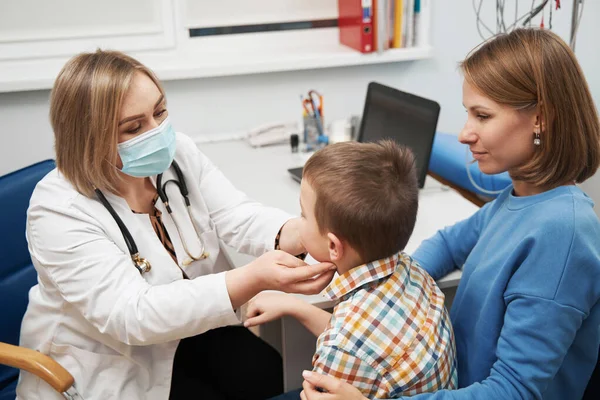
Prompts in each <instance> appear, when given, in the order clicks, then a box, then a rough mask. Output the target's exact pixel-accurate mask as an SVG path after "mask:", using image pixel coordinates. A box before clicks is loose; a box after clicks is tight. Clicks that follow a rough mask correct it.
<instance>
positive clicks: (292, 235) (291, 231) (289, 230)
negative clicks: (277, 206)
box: [279, 218, 306, 255]
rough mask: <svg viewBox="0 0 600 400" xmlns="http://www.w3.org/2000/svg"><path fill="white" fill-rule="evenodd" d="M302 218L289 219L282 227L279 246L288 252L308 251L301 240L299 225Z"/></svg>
mask: <svg viewBox="0 0 600 400" xmlns="http://www.w3.org/2000/svg"><path fill="white" fill-rule="evenodd" d="M299 223H300V218H292V219H290V220H288V221H287V222H286V223H285V224H283V227H282V228H281V236H280V237H279V248H280V249H281V250H283V251H285V252H287V253H290V254H294V255H298V254H302V253H305V252H306V249H305V248H304V244H303V243H302V241H301V240H300V234H299V230H298V228H299V227H298V225H299Z"/></svg>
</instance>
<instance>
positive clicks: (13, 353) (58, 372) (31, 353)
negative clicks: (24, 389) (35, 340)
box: [0, 342, 74, 393]
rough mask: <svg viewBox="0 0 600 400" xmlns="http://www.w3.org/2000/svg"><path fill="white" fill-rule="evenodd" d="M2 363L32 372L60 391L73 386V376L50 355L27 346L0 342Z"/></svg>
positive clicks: (0, 362) (0, 359)
mask: <svg viewBox="0 0 600 400" xmlns="http://www.w3.org/2000/svg"><path fill="white" fill-rule="evenodd" d="M0 364H4V365H8V366H10V367H13V368H18V369H22V370H25V371H27V372H31V373H32V374H34V375H36V376H37V377H39V378H42V379H43V380H44V381H46V382H47V383H48V384H49V385H50V386H52V387H53V388H54V390H56V391H57V392H58V393H64V392H66V391H67V390H68V389H69V388H70V387H71V386H73V382H74V379H73V376H72V375H71V374H70V373H69V371H67V370H66V369H64V368H63V367H62V366H61V365H60V364H59V363H57V362H56V361H54V360H53V359H51V358H50V357H48V356H46V355H44V354H42V353H40V352H38V351H35V350H31V349H27V348H25V347H19V346H13V345H11V344H7V343H2V342H0Z"/></svg>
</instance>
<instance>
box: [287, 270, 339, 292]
mask: <svg viewBox="0 0 600 400" xmlns="http://www.w3.org/2000/svg"><path fill="white" fill-rule="evenodd" d="M334 274H335V271H327V272H323V273H322V274H321V275H319V276H317V277H316V278H312V277H311V278H308V279H306V280H303V281H299V282H296V283H293V284H292V285H290V286H289V287H288V289H289V291H290V292H292V293H300V294H317V293H320V292H321V291H322V290H323V289H325V287H326V286H327V285H328V284H329V282H331V280H332V279H333V275H334Z"/></svg>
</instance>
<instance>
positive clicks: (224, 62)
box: [0, 28, 433, 93]
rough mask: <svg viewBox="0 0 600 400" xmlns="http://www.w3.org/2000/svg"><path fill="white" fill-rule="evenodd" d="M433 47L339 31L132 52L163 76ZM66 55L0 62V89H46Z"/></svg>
mask: <svg viewBox="0 0 600 400" xmlns="http://www.w3.org/2000/svg"><path fill="white" fill-rule="evenodd" d="M432 54H433V49H432V48H431V46H428V45H427V46H420V47H413V48H407V49H391V50H387V51H385V52H383V53H381V54H378V53H371V54H362V53H360V52H358V51H355V50H353V49H351V48H348V47H346V46H343V45H341V44H339V43H338V35H337V29H335V28H333V29H320V30H310V31H308V32H303V33H300V32H294V31H290V32H285V33H281V34H278V35H276V36H275V35H268V34H267V35H265V34H246V35H230V36H229V37H227V36H222V37H211V38H191V39H188V40H186V41H184V42H182V43H179V44H178V45H177V47H176V48H174V49H171V50H162V51H154V52H139V53H134V54H132V55H133V56H134V57H136V58H138V59H139V60H140V61H141V62H143V63H144V64H146V65H148V66H149V67H150V68H151V69H152V70H154V71H155V72H156V74H157V75H158V77H159V78H160V79H161V80H165V81H166V80H177V79H196V78H212V77H222V76H232V75H248V74H259V73H269V72H282V71H296V70H311V69H320V68H332V67H344V66H355V65H367V64H381V63H392V62H401V61H410V60H419V59H424V58H428V57H431V56H432ZM67 60H68V57H56V58H46V59H29V60H10V61H2V62H0V93H2V92H15V91H27V90H40V89H50V88H51V87H52V84H53V82H54V79H55V77H56V75H57V74H58V72H59V71H60V69H61V68H62V66H63V65H64V63H65V62H66V61H67Z"/></svg>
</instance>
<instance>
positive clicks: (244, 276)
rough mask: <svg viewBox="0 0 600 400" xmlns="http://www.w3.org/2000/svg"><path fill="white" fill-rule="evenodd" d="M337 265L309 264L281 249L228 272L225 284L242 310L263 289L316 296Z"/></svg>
mask: <svg viewBox="0 0 600 400" xmlns="http://www.w3.org/2000/svg"><path fill="white" fill-rule="evenodd" d="M334 273H335V265H333V264H331V263H320V264H314V265H308V264H306V263H305V262H304V261H302V260H300V259H298V258H296V257H294V256H292V255H291V254H288V253H286V252H284V251H281V250H275V251H270V252H268V253H265V254H263V255H262V256H260V257H258V258H257V259H256V260H254V261H252V262H251V263H250V264H248V265H246V266H244V267H242V268H237V269H234V270H231V271H227V273H226V275H225V283H226V285H227V292H228V293H229V299H230V300H231V305H232V306H233V309H237V308H239V307H240V306H241V305H242V304H244V303H246V302H247V301H248V300H250V299H251V298H252V297H254V296H256V294H257V293H259V292H262V291H263V290H279V291H281V292H286V293H300V294H316V293H319V292H320V291H321V290H323V289H324V288H325V286H327V284H328V283H329V282H331V279H332V278H333V274H334Z"/></svg>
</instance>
